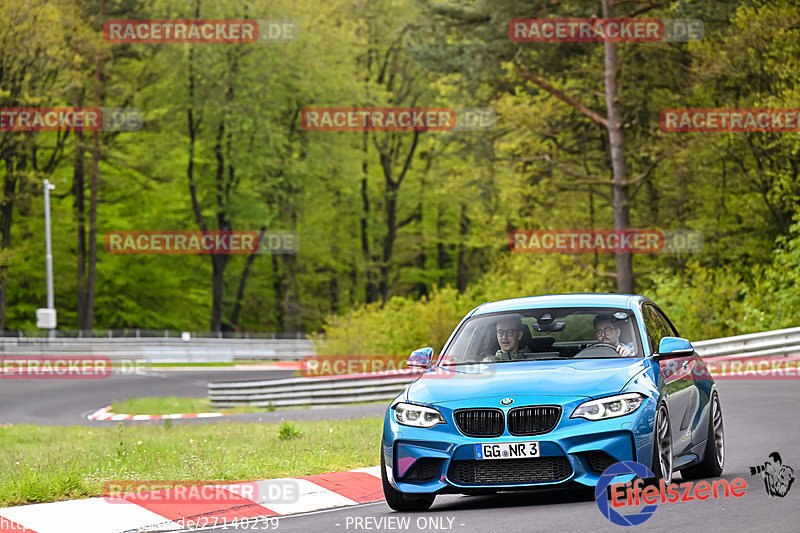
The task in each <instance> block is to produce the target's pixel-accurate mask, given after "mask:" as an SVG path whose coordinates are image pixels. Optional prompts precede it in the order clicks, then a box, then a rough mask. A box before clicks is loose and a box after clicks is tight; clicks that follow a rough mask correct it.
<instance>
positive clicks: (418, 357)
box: [406, 347, 433, 368]
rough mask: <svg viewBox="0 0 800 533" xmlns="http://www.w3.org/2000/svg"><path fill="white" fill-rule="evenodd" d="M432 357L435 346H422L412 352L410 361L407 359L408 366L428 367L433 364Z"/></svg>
mask: <svg viewBox="0 0 800 533" xmlns="http://www.w3.org/2000/svg"><path fill="white" fill-rule="evenodd" d="M432 359H433V348H430V347H426V348H420V349H419V350H414V351H413V352H411V355H409V356H408V361H406V366H410V367H420V368H428V367H429V366H431V360H432Z"/></svg>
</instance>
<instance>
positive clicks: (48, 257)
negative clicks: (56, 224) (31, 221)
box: [44, 180, 56, 309]
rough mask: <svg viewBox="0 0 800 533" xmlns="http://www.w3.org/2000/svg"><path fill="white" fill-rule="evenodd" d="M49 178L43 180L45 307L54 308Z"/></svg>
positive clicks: (51, 186) (51, 188) (52, 187)
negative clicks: (45, 269)
mask: <svg viewBox="0 0 800 533" xmlns="http://www.w3.org/2000/svg"><path fill="white" fill-rule="evenodd" d="M55 188H56V186H55V185H50V180H44V233H45V237H44V238H45V256H44V260H45V265H46V267H47V308H48V309H53V308H55V306H56V305H55V300H54V296H53V243H52V240H51V239H50V191H51V190H53V189H55Z"/></svg>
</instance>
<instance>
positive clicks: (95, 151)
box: [86, 0, 106, 330]
mask: <svg viewBox="0 0 800 533" xmlns="http://www.w3.org/2000/svg"><path fill="white" fill-rule="evenodd" d="M105 12H106V2H105V0H101V2H100V18H101V19H103V18H104V17H105ZM102 73H103V52H102V49H100V48H98V50H97V56H96V59H95V69H94V106H95V107H100V83H101V78H102ZM92 137H93V142H94V145H93V147H92V178H91V180H92V181H91V184H90V192H89V279H88V280H87V287H86V289H87V290H86V329H89V330H90V329H93V328H94V289H95V279H96V272H97V187H98V182H99V180H100V132H99V131H94V132H92Z"/></svg>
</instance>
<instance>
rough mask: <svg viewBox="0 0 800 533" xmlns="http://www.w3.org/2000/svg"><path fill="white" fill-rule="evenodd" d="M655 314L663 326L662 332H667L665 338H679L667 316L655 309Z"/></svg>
mask: <svg viewBox="0 0 800 533" xmlns="http://www.w3.org/2000/svg"><path fill="white" fill-rule="evenodd" d="M655 310H656V313H658V318H659V319H661V323H662V324H663V325H664V331H666V332H667V336H669V337H680V335H678V330H676V329H675V327H674V326H673V325H672V322H670V321H669V319H668V318H667V315H665V314H664V311H662V310H661V309H659V308H658V307H655Z"/></svg>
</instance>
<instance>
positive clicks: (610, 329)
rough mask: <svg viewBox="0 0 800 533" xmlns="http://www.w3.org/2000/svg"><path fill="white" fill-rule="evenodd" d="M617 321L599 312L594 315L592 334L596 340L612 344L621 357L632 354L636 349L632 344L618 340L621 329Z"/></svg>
mask: <svg viewBox="0 0 800 533" xmlns="http://www.w3.org/2000/svg"><path fill="white" fill-rule="evenodd" d="M617 324H618V321H617V320H616V319H614V318H613V317H612V316H611V315H606V314H600V315H597V316H596V317H594V336H595V337H596V338H597V342H602V343H605V344H610V345H612V346H614V348H615V349H616V350H617V353H618V354H620V355H621V356H622V357H628V356H631V355H633V353H634V352H635V351H636V349H635V348H634V346H633V344H626V343H623V342H619V336H620V334H621V333H622V329H621V328H620V327H619V326H618V325H617Z"/></svg>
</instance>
